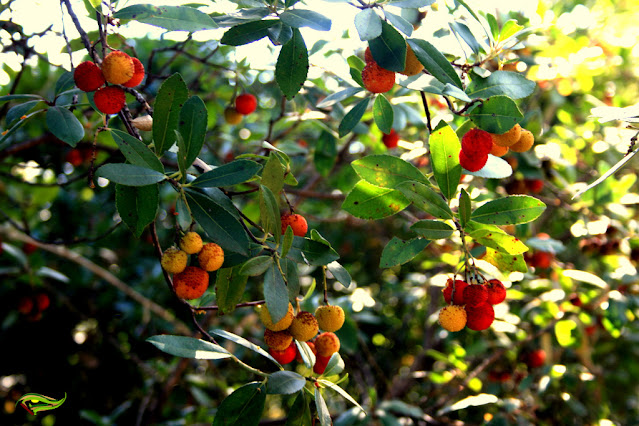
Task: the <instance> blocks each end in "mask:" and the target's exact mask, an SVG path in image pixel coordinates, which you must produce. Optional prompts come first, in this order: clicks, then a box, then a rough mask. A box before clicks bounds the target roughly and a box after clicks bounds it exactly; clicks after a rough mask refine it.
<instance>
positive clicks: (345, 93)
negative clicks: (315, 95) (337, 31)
mask: <svg viewBox="0 0 639 426" xmlns="http://www.w3.org/2000/svg"><path fill="white" fill-rule="evenodd" d="M367 10H368V9H367ZM361 91H362V88H361V87H347V88H346V89H343V90H340V91H339V92H335V93H332V94H330V95H328V96H327V97H325V98H324V99H322V100H321V101H320V103H318V104H317V108H328V107H329V106H332V105H335V104H336V103H338V102H341V101H343V100H344V99H348V98H350V97H351V96H353V95H355V94H357V93H359V92H361Z"/></svg>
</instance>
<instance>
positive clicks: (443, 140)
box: [429, 125, 461, 200]
mask: <svg viewBox="0 0 639 426" xmlns="http://www.w3.org/2000/svg"><path fill="white" fill-rule="evenodd" d="M429 144H430V158H431V160H432V164H433V173H434V175H435V180H436V181H437V185H438V186H439V189H440V190H441V192H442V194H443V195H444V197H446V198H447V199H449V200H450V199H452V198H453V197H454V196H455V193H456V192H457V186H458V185H459V179H460V178H461V166H460V165H459V151H460V150H461V143H460V142H459V138H458V137H457V135H456V134H455V131H454V130H453V129H452V128H450V126H448V125H445V126H442V127H440V128H438V129H435V130H434V131H433V133H432V134H431V135H430V140H429Z"/></svg>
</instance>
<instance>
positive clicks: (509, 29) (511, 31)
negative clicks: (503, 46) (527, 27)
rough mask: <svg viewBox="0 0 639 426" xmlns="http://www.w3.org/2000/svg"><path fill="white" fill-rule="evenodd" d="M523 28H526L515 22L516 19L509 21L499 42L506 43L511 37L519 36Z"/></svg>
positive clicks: (502, 29)
mask: <svg viewBox="0 0 639 426" xmlns="http://www.w3.org/2000/svg"><path fill="white" fill-rule="evenodd" d="M523 28H524V27H522V26H521V25H519V24H518V23H517V21H515V20H514V19H509V20H508V21H506V23H504V25H503V26H502V27H501V33H500V34H499V39H498V40H497V41H499V42H502V41H505V40H507V39H509V38H510V37H512V36H514V35H515V34H517V33H518V32H519V31H521V30H522V29H523Z"/></svg>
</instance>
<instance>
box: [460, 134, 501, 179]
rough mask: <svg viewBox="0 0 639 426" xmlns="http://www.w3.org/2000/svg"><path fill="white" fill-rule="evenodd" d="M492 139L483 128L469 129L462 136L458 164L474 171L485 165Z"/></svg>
mask: <svg viewBox="0 0 639 426" xmlns="http://www.w3.org/2000/svg"><path fill="white" fill-rule="evenodd" d="M492 147H493V140H492V137H491V136H490V133H488V132H487V131H485V130H481V129H470V130H469V131H467V132H466V134H465V135H464V136H463V137H462V141H461V151H459V164H460V165H461V166H462V167H463V168H464V169H466V170H468V171H469V172H476V171H478V170H480V169H481V168H482V167H484V166H485V165H486V162H487V161H488V154H490V152H491V149H492Z"/></svg>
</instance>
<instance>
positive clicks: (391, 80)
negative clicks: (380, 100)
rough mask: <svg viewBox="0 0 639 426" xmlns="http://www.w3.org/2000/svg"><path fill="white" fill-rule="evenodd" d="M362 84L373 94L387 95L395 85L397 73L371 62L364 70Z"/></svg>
mask: <svg viewBox="0 0 639 426" xmlns="http://www.w3.org/2000/svg"><path fill="white" fill-rule="evenodd" d="M362 82H363V83H364V87H365V88H366V90H368V91H369V92H372V93H386V92H388V91H389V90H391V89H392V88H393V86H394V85H395V73H394V72H393V71H389V70H387V69H384V68H382V67H380V66H379V65H377V63H375V62H369V63H368V64H367V65H366V66H365V67H364V69H363V70H362Z"/></svg>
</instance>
